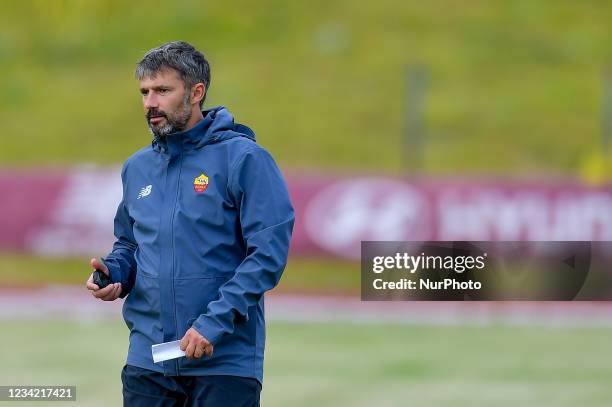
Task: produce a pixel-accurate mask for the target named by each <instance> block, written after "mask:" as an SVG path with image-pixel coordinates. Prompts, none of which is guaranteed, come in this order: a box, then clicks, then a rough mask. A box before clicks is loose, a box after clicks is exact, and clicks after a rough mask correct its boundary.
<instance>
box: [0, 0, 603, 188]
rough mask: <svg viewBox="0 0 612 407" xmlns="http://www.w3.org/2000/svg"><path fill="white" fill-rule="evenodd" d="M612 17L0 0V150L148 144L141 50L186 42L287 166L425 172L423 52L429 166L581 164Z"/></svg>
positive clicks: (397, 5) (559, 167)
mask: <svg viewBox="0 0 612 407" xmlns="http://www.w3.org/2000/svg"><path fill="white" fill-rule="evenodd" d="M611 18H612V4H611V3H609V2H598V1H581V2H570V1H557V0H547V1H537V2H534V1H530V0H517V1H511V2H507V1H488V0H476V1H470V2H458V3H455V4H453V5H452V6H449V4H448V3H446V2H440V1H431V2H423V1H405V2H398V1H395V0H381V1H376V2H359V3H357V2H354V1H351V0H338V1H333V2H329V1H315V2H311V3H308V4H307V3H302V2H285V1H281V0H265V1H262V2H258V3H257V5H256V6H255V5H254V4H253V3H252V2H249V1H245V0H241V1H236V2H232V3H231V4H221V3H214V2H213V3H209V2H206V3H204V2H199V1H195V0H181V1H177V2H174V3H173V4H172V6H171V7H169V6H168V3H167V2H162V1H158V0H151V1H146V2H144V1H133V2H117V1H113V0H97V1H90V2H83V1H76V0H55V1H34V0H31V1H22V2H3V3H2V5H0V24H2V33H0V58H1V59H2V64H0V86H1V87H2V89H3V92H2V93H1V94H0V120H1V121H2V125H3V134H4V138H3V147H2V149H0V161H2V162H3V163H5V164H11V165H41V164H59V165H67V164H68V165H69V164H72V163H75V162H85V163H89V162H93V163H113V164H114V163H118V162H122V161H123V160H124V159H125V158H126V157H127V156H129V155H130V154H131V153H132V152H133V151H135V150H136V149H138V148H140V147H141V146H143V145H146V144H147V143H148V141H149V135H148V133H147V131H146V128H145V123H144V119H143V118H142V110H141V101H140V96H139V94H138V91H137V84H136V83H135V81H134V79H133V78H132V72H133V68H134V65H135V63H136V62H137V60H138V59H139V57H140V56H141V55H142V54H143V53H144V51H146V50H147V49H149V48H151V47H153V46H156V45H158V44H160V43H162V42H164V41H168V40H174V39H185V40H188V41H191V42H193V43H194V44H195V45H196V46H198V47H200V48H202V49H204V50H205V51H206V52H207V54H208V57H209V58H210V60H211V63H212V74H213V79H212V87H211V90H210V95H209V101H208V102H207V104H208V105H209V106H211V105H216V104H224V105H227V106H229V107H230V108H231V109H232V110H233V111H234V112H235V113H236V115H237V117H238V118H239V120H241V121H243V122H245V123H248V124H250V125H252V126H253V128H254V129H255V130H256V131H257V133H258V137H259V140H260V142H261V143H262V144H263V145H264V146H266V147H267V148H268V149H270V150H271V152H272V153H273V155H274V156H275V158H277V159H278V161H279V162H280V164H281V166H282V167H283V169H285V168H287V167H289V169H295V168H312V167H316V168H319V169H325V170H328V169H333V170H343V171H364V172H369V171H373V170H375V171H380V172H392V173H397V172H400V171H402V170H404V169H406V168H409V169H413V166H414V165H413V164H411V163H410V160H412V159H414V158H415V155H414V154H417V153H416V152H415V151H411V153H410V155H409V156H404V155H403V151H404V148H403V146H404V143H403V139H402V137H403V133H404V130H405V122H404V118H403V117H404V113H405V110H406V109H407V105H406V96H405V83H406V82H405V74H406V70H407V68H408V67H409V66H412V65H420V66H423V67H425V68H426V69H427V70H428V71H429V77H430V81H429V83H430V86H429V93H428V94H427V96H426V106H425V115H426V117H425V121H426V124H427V127H428V131H427V142H426V146H425V148H424V150H423V152H422V154H421V159H422V166H420V170H423V171H424V172H426V173H445V174H448V173H452V174H455V173H457V172H463V173H466V172H467V173H477V174H481V173H485V174H498V175H499V174H501V175H516V176H520V175H524V176H533V174H534V173H541V172H544V173H546V174H548V173H556V174H565V175H570V176H573V175H575V174H576V173H577V172H578V171H579V170H580V168H582V166H583V165H584V163H585V162H589V160H590V159H592V158H593V154H595V153H596V152H597V151H598V149H599V140H600V124H601V117H600V113H601V110H602V109H601V105H602V101H603V95H602V88H603V78H604V74H605V72H606V71H607V70H609V63H610V55H611V54H610V47H609V38H610V34H611V31H610V30H611V28H610V27H611V25H610V24H609V21H610V20H611ZM296 152H299V154H298V153H296ZM417 155H419V154H417ZM595 156H596V155H595ZM417 167H418V166H417ZM416 169H419V168H416Z"/></svg>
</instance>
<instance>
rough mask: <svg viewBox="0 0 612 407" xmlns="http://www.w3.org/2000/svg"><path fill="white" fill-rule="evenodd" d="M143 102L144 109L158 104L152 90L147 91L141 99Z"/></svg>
mask: <svg viewBox="0 0 612 407" xmlns="http://www.w3.org/2000/svg"><path fill="white" fill-rule="evenodd" d="M143 103H144V107H145V109H147V110H148V109H152V108H156V107H158V106H159V103H158V100H157V96H155V93H153V92H149V93H148V94H147V95H146V96H145V97H144V100H143Z"/></svg>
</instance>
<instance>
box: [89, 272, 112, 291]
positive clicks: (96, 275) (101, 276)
mask: <svg viewBox="0 0 612 407" xmlns="http://www.w3.org/2000/svg"><path fill="white" fill-rule="evenodd" d="M93 282H94V284H95V285H97V286H98V287H100V288H101V289H102V288H104V287H106V286H107V285H109V284H110V283H111V279H110V277H108V276H107V275H106V274H105V273H104V272H103V271H102V270H98V269H96V271H94V272H93Z"/></svg>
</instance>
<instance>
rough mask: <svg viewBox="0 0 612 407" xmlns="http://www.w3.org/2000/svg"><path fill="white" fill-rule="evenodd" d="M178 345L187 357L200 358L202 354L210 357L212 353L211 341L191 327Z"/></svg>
mask: <svg viewBox="0 0 612 407" xmlns="http://www.w3.org/2000/svg"><path fill="white" fill-rule="evenodd" d="M180 346H181V350H182V351H185V356H186V357H187V359H192V358H195V359H200V358H201V357H202V356H204V355H206V356H208V357H211V356H212V354H213V345H212V343H210V342H209V341H208V339H206V338H205V337H203V336H202V335H200V333H199V332H198V331H196V330H195V329H193V328H189V329H188V330H187V332H186V333H185V336H183V339H181V343H180Z"/></svg>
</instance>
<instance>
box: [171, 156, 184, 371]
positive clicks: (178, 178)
mask: <svg viewBox="0 0 612 407" xmlns="http://www.w3.org/2000/svg"><path fill="white" fill-rule="evenodd" d="M182 169H183V153H181V155H180V157H179V162H178V174H177V177H176V195H175V197H174V205H173V208H172V217H171V220H170V237H171V242H172V309H173V313H172V316H173V317H174V329H175V331H176V336H177V338H178V336H179V335H180V332H179V330H178V322H177V320H176V297H175V290H174V281H175V280H174V271H175V269H174V265H175V259H174V257H175V253H176V250H175V247H174V217H175V215H176V205H177V203H178V200H179V194H180V188H181V172H182ZM174 363H175V365H176V374H177V376H180V375H181V370H180V368H179V362H178V359H175V361H174Z"/></svg>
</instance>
